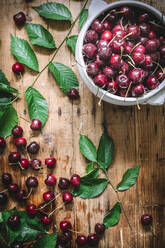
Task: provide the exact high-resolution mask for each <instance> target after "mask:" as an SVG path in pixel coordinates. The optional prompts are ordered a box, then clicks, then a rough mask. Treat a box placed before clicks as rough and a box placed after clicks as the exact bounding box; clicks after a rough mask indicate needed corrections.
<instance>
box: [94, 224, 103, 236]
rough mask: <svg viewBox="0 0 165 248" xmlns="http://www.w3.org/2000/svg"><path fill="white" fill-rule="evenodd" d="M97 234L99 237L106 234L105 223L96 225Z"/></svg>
mask: <svg viewBox="0 0 165 248" xmlns="http://www.w3.org/2000/svg"><path fill="white" fill-rule="evenodd" d="M95 232H96V234H98V235H102V234H103V233H104V232H105V225H104V224H103V223H102V224H100V223H97V224H96V225H95Z"/></svg>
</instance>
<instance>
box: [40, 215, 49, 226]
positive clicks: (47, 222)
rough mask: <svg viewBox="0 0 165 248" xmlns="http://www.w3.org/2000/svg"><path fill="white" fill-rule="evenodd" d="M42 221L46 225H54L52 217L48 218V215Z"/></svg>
mask: <svg viewBox="0 0 165 248" xmlns="http://www.w3.org/2000/svg"><path fill="white" fill-rule="evenodd" d="M41 221H42V223H43V224H44V225H50V224H51V223H52V217H48V216H47V215H44V216H43V217H42V219H41Z"/></svg>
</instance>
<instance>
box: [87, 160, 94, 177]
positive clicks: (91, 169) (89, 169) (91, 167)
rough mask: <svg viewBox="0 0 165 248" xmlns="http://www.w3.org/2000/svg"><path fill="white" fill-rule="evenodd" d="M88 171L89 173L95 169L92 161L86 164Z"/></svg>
mask: <svg viewBox="0 0 165 248" xmlns="http://www.w3.org/2000/svg"><path fill="white" fill-rule="evenodd" d="M85 169H86V173H87V174H88V173H90V172H91V171H93V170H94V164H93V163H92V162H91V163H89V164H87V166H86V168H85Z"/></svg>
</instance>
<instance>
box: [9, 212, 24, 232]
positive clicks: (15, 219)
mask: <svg viewBox="0 0 165 248" xmlns="http://www.w3.org/2000/svg"><path fill="white" fill-rule="evenodd" d="M20 223H21V222H20V217H19V216H18V215H11V216H10V217H9V218H8V220H7V224H8V226H9V227H10V228H12V229H13V228H17V227H18V226H19V225H20Z"/></svg>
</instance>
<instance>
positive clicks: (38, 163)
mask: <svg viewBox="0 0 165 248" xmlns="http://www.w3.org/2000/svg"><path fill="white" fill-rule="evenodd" d="M30 167H31V168H32V169H33V170H40V169H42V167H41V160H40V159H37V158H35V159H33V160H32V161H31V163H30Z"/></svg>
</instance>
